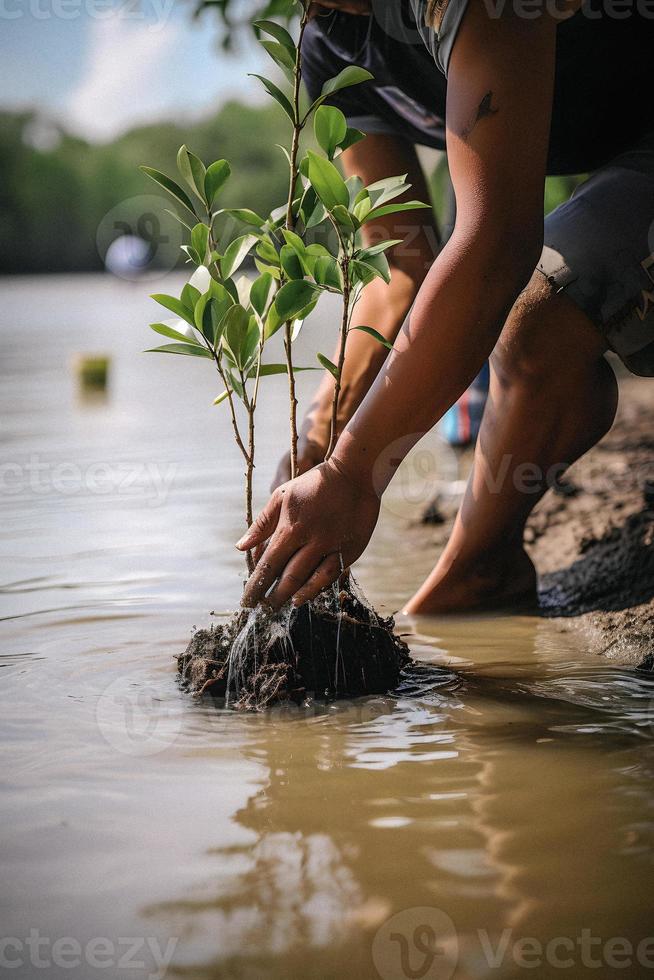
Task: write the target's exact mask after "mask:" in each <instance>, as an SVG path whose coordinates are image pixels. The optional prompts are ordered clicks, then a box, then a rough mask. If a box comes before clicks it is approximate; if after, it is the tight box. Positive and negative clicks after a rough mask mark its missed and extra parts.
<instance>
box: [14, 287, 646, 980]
mask: <svg viewBox="0 0 654 980" xmlns="http://www.w3.org/2000/svg"><path fill="white" fill-rule="evenodd" d="M27 288H28V283H27V281H26V280H21V281H20V282H10V283H9V286H8V287H7V288H6V290H5V292H6V298H5V306H4V310H3V316H4V317H5V320H6V325H8V324H10V325H11V329H10V330H8V329H7V328H6V326H5V331H4V332H3V334H2V339H1V340H0V372H1V373H2V385H1V386H0V402H1V408H2V411H1V415H0V417H1V418H2V432H3V468H2V480H3V484H2V493H1V494H0V506H1V507H2V521H1V523H0V542H1V543H0V548H1V549H2V556H3V557H2V573H1V578H0V617H1V619H2V622H1V624H0V629H1V635H2V646H1V648H0V678H1V679H2V681H3V693H4V700H3V712H2V718H1V721H0V727H1V730H2V735H3V743H2V753H3V755H2V795H1V797H0V808H1V819H2V827H3V834H2V851H1V858H0V860H1V862H2V879H3V884H4V887H3V889H2V894H1V895H0V909H1V914H2V923H3V926H2V935H3V936H4V937H5V938H9V939H11V940H12V942H11V943H10V944H9V945H7V944H5V945H3V946H2V951H3V952H2V955H4V956H5V957H6V959H7V962H6V963H5V962H3V966H4V967H6V966H7V965H8V964H9V965H12V964H13V965H15V966H16V968H15V969H13V970H12V973H13V975H14V976H21V977H23V976H24V977H29V978H32V977H34V976H35V975H37V976H40V975H42V974H43V970H44V967H43V965H42V966H41V967H39V966H36V965H35V955H36V956H37V957H40V961H41V963H42V964H43V963H45V964H46V966H47V968H48V972H47V975H48V976H50V975H51V976H53V977H71V976H80V977H84V978H85V980H86V978H89V977H93V976H95V975H96V973H97V975H104V976H111V977H114V976H129V977H146V976H155V975H157V976H162V975H164V974H165V973H167V975H168V976H171V977H174V976H182V977H193V978H198V980H202V978H214V977H237V978H240V977H243V978H258V977H270V978H272V980H276V978H287V977H295V976H297V977H303V978H304V977H315V978H323V977H339V978H340V977H345V976H359V977H362V978H367V977H372V978H374V977H381V978H382V980H386V978H387V977H389V978H394V977H397V978H400V980H402V978H407V977H420V978H422V977H437V978H443V980H446V978H449V977H456V978H460V980H466V978H482V977H490V976H494V977H498V976H499V977H502V978H511V977H517V976H523V975H524V973H525V971H526V970H527V969H528V968H530V969H531V973H532V975H535V976H538V977H549V976H553V977H557V976H561V975H562V974H563V975H567V976H572V977H578V976H583V975H585V974H586V973H588V974H589V975H594V976H601V977H605V976H606V977H608V976H613V975H614V972H615V971H619V972H620V974H621V975H624V976H629V977H641V976H643V977H645V976H650V975H651V974H652V969H654V943H653V942H652V940H651V938H650V937H651V936H652V935H653V934H654V928H653V927H652V925H651V915H650V901H649V886H650V881H651V876H652V854H653V848H652V844H653V841H652V833H653V827H654V813H653V803H654V793H653V791H652V785H653V784H652V774H653V773H652V769H653V767H654V755H653V734H654V729H653V727H652V726H653V724H654V713H653V708H654V689H653V688H652V684H651V681H650V680H649V678H648V677H647V676H646V675H644V674H639V673H638V672H636V671H633V670H625V669H619V668H616V667H615V666H612V665H610V664H608V663H607V664H604V663H603V662H598V661H597V660H589V659H588V658H586V657H585V656H584V651H583V649H581V648H580V647H579V641H578V639H576V637H575V634H574V633H560V632H558V631H557V629H556V627H555V625H554V624H552V623H551V622H547V621H544V622H541V621H539V620H537V619H533V618H527V617H521V618H518V619H507V618H499V617H497V618H493V617H484V618H482V617H466V618H460V619H456V618H452V619H447V620H443V621H432V622H429V621H426V622H421V623H420V624H419V626H418V629H419V631H420V632H419V633H414V635H413V639H412V649H413V651H414V654H415V656H416V657H417V658H419V659H420V661H421V665H420V666H419V667H417V668H415V669H414V670H412V671H411V672H410V673H409V674H408V675H407V676H406V678H405V679H404V682H403V685H402V687H401V689H400V690H399V691H398V692H397V693H396V695H395V696H394V697H385V698H372V699H368V700H363V701H358V702H351V703H339V704H332V705H312V706H310V707H309V708H303V709H298V708H285V709H276V710H273V711H272V712H269V713H266V714H261V715H254V716H246V717H242V716H236V715H234V714H232V713H229V712H224V711H223V712H221V711H216V710H214V709H213V708H210V707H209V706H207V705H203V704H197V703H195V702H193V701H192V700H190V699H188V698H187V697H186V696H185V695H183V694H182V693H181V692H180V690H179V688H178V685H177V681H176V677H175V673H174V669H173V663H172V654H174V653H175V652H177V651H178V650H179V649H180V648H181V647H182V646H183V645H184V643H185V641H186V638H187V637H188V636H189V635H190V631H191V628H192V626H193V625H195V624H197V625H200V624H201V623H203V622H206V619H207V616H208V610H209V609H223V610H224V609H228V608H230V607H233V605H234V604H235V603H236V602H237V599H238V594H239V590H240V583H241V574H242V573H241V568H240V562H239V557H238V556H237V555H236V553H235V551H234V549H233V548H232V547H231V544H232V542H233V541H234V540H235V538H236V536H237V533H238V531H239V528H240V522H241V517H240V501H239V499H238V493H237V491H236V488H237V487H238V481H239V480H240V469H241V464H240V461H239V459H238V457H237V455H236V454H235V453H234V452H232V449H231V445H230V442H229V438H228V437H229V433H228V431H227V429H226V427H225V419H224V417H223V416H222V415H221V414H220V413H219V411H217V410H214V409H212V408H211V407H210V404H211V400H212V396H213V395H214V394H215V392H214V386H213V384H212V380H213V379H212V378H211V377H210V375H209V374H207V372H206V371H205V370H204V365H203V364H200V369H198V365H195V364H186V363H185V362H183V363H182V364H178V363H177V362H172V359H166V358H160V359H157V358H156V357H153V358H152V359H150V360H145V359H144V358H142V357H141V356H140V355H139V353H138V352H139V350H141V349H142V347H143V346H145V339H146V338H144V336H143V330H142V325H143V323H145V322H146V321H147V317H148V312H149V311H148V303H147V300H144V299H143V297H142V295H141V293H142V290H140V288H139V287H136V288H132V287H131V286H130V285H121V284H116V283H115V282H112V281H111V280H108V279H102V278H94V277H89V278H85V279H80V280H78V281H71V280H64V279H54V280H47V281H34V280H32V281H30V282H29V294H30V296H31V297H32V299H33V302H32V305H31V306H30V305H29V304H25V302H24V296H25V291H26V289H27ZM39 298H40V300H41V302H38V300H39ZM34 301H36V302H34ZM44 311H45V312H47V317H45V315H44ZM37 312H38V315H36V313H37ZM37 345H38V349H39V351H40V352H41V353H40V356H39V357H38V358H37V359H36V360H35V358H34V356H33V352H34V350H35V349H36V348H37ZM94 349H103V350H105V349H106V350H107V351H108V352H109V353H110V354H111V357H112V380H111V386H110V389H109V392H108V394H107V397H106V399H105V400H104V401H102V402H93V403H92V404H89V403H86V402H82V401H80V400H79V398H78V396H77V391H76V387H75V378H74V377H73V376H72V375H71V373H70V370H69V364H70V357H71V355H72V354H73V353H75V352H78V351H81V350H94ZM310 356H311V352H310V351H309V350H307V351H305V352H304V357H310ZM189 360H192V359H189ZM305 363H309V362H308V361H305ZM303 383H304V384H306V381H303ZM265 397H267V399H268V402H267V405H266V410H265V411H264V412H263V413H262V417H263V418H264V429H263V431H262V438H261V440H260V444H261V446H262V455H261V461H260V467H259V470H260V480H259V482H260V489H259V495H260V497H264V496H265V482H266V481H267V479H268V477H269V475H270V474H271V472H272V469H273V466H274V462H275V458H276V455H277V453H278V450H279V446H280V442H281V436H280V434H279V433H275V431H274V429H273V426H272V422H271V420H272V418H273V416H274V409H275V404H279V405H281V403H282V400H283V397H284V395H283V384H281V383H280V385H279V386H276V385H271V386H269V388H268V392H267V394H266V396H265ZM404 527H405V523H404V518H403V515H402V508H401V507H398V506H396V502H391V505H390V506H388V507H387V509H386V511H385V514H384V519H383V521H382V525H381V527H380V528H379V530H378V532H377V534H376V536H375V539H374V542H373V546H372V548H371V551H370V554H369V555H368V556H367V558H366V559H365V560H364V561H363V562H362V563H361V568H360V578H361V582H362V585H363V586H364V588H365V589H366V590H367V591H368V593H369V594H370V595H371V596H372V597H373V598H374V599H375V601H376V602H378V603H380V604H382V605H386V606H387V607H390V608H393V607H397V606H398V605H399V603H400V601H401V599H402V598H403V597H405V596H406V595H408V594H409V593H410V592H411V590H412V588H413V587H415V586H416V585H417V584H418V580H419V578H420V575H421V574H424V572H425V571H426V570H427V568H428V563H429V560H430V557H431V556H430V554H429V550H428V549H427V548H426V547H425V548H424V549H421V548H418V547H415V548H412V549H411V550H409V549H407V550H406V552H405V553H404V554H402V557H401V560H398V547H397V543H398V541H403V540H404V539H403V537H402V534H403V529H404ZM412 625H413V624H411V623H408V622H400V628H401V629H402V630H403V631H409V630H410V629H411V628H412ZM31 930H32V931H34V930H36V931H37V932H38V938H39V939H40V940H42V943H41V945H40V946H39V948H38V949H37V950H36V954H35V952H34V943H32V944H31V945H30V944H29V942H28V940H29V937H30V931H31ZM64 939H72V940H74V941H75V942H76V943H77V944H78V946H79V954H78V952H77V948H76V947H75V946H69V947H66V946H65V945H64V946H62V945H61V944H60V945H59V946H57V945H56V943H57V941H58V940H64ZM102 939H104V940H105V946H104V947H103V949H104V953H103V954H102V956H98V954H97V948H96V946H97V941H98V940H102ZM128 939H130V940H131V942H132V947H131V948H132V955H131V960H132V962H131V963H130V962H129V959H130V954H129V950H128V949H127V947H126V941H127V940H128ZM648 940H649V945H648ZM94 943H96V946H94V945H93V944H94ZM89 944H90V945H89ZM62 949H63V950H64V952H63V953H62ZM66 949H68V953H67V954H66ZM71 950H72V952H71ZM66 955H68V959H66ZM76 955H77V960H79V962H77V960H76V959H75V956H76ZM103 958H104V963H105V965H104V966H98V962H101V961H102V960H103ZM73 960H75V962H76V963H77V965H76V966H74V965H72V963H73ZM9 961H11V963H9ZM134 963H136V964H139V963H140V964H141V965H140V966H134Z"/></svg>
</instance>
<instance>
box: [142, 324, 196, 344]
mask: <svg viewBox="0 0 654 980" xmlns="http://www.w3.org/2000/svg"><path fill="white" fill-rule="evenodd" d="M150 329H151V330H154V332H155V333H158V334H161V336H162V337H170V339H171V340H181V342H182V343H183V344H195V345H196V346H197V347H200V346H201V344H199V343H198V341H197V340H196V339H195V337H191V336H190V331H189V334H186V333H182V332H181V330H175V328H174V327H171V326H169V325H168V324H167V323H151V324H150Z"/></svg>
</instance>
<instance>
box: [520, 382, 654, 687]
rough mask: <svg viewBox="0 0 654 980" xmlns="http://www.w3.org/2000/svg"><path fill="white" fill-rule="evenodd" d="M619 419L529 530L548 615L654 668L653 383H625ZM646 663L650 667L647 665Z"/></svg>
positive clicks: (605, 650) (611, 651)
mask: <svg viewBox="0 0 654 980" xmlns="http://www.w3.org/2000/svg"><path fill="white" fill-rule="evenodd" d="M620 387H621V398H620V408H619V412H618V417H617V419H616V422H615V425H614V426H613V428H612V430H611V431H610V432H609V434H608V435H607V436H606V438H605V439H603V440H602V442H601V443H600V444H599V445H598V446H597V447H596V448H595V449H593V450H592V451H591V452H590V453H588V454H587V456H586V457H584V459H582V460H580V461H579V463H577V464H575V466H574V467H572V468H571V470H570V471H569V474H568V475H567V478H566V483H567V485H568V495H562V494H555V493H551V492H550V493H549V494H548V495H547V496H546V498H545V499H544V500H543V501H542V503H541V504H540V506H539V507H538V509H537V510H536V512H535V513H534V515H533V517H532V519H531V521H530V524H529V527H528V531H527V537H528V540H529V541H530V542H531V543H530V552H531V554H532V557H533V559H534V561H535V563H536V567H537V569H538V572H539V575H540V601H541V606H542V608H543V611H544V613H545V614H546V615H548V616H555V617H560V618H561V620H562V627H565V623H564V622H563V620H564V619H565V620H569V621H570V623H574V625H575V626H576V627H577V628H579V629H582V630H583V631H584V632H585V633H586V634H587V638H588V641H589V644H590V646H591V648H592V649H593V650H594V651H595V652H597V653H600V654H605V655H606V656H608V657H610V658H611V659H614V660H616V661H618V662H621V663H625V664H634V665H640V664H643V666H647V667H649V669H652V666H653V664H652V653H654V385H653V384H652V383H651V382H650V381H643V380H641V379H636V378H625V379H622V380H621V386H620ZM643 662H644V663H643Z"/></svg>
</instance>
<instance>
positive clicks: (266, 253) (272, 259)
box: [256, 238, 279, 265]
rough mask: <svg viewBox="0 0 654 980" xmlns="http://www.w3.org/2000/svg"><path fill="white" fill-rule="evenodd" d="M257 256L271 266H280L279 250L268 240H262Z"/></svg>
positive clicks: (258, 246)
mask: <svg viewBox="0 0 654 980" xmlns="http://www.w3.org/2000/svg"><path fill="white" fill-rule="evenodd" d="M256 251H257V255H258V256H259V257H260V258H262V259H263V260H264V262H267V263H268V264H269V265H279V255H278V253H277V249H276V248H275V246H274V245H273V243H272V242H271V241H270V239H268V238H262V239H261V240H260V241H259V244H258V245H257V249H256Z"/></svg>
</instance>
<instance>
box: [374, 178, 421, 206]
mask: <svg viewBox="0 0 654 980" xmlns="http://www.w3.org/2000/svg"><path fill="white" fill-rule="evenodd" d="M406 178H407V175H406V174H400V176H399V177H386V178H384V180H377V181H375V183H374V184H368V186H367V187H366V190H367V191H368V194H369V195H370V200H371V201H372V206H373V208H378V207H381V205H382V204H388V203H389V201H392V200H394V198H396V197H399V196H400V194H404V192H405V191H408V190H410V188H411V184H408V183H407V179H406Z"/></svg>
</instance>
